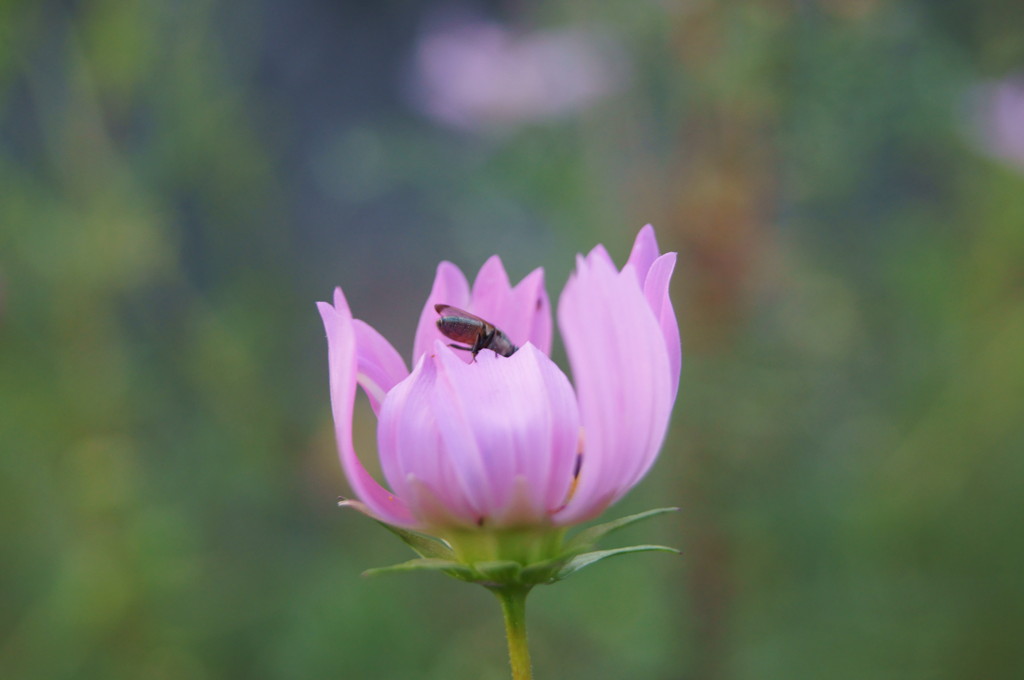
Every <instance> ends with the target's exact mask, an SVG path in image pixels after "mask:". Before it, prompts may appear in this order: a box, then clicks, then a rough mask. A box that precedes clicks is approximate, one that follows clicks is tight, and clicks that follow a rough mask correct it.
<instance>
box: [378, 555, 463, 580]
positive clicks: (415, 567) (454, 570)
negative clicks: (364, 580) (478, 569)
mask: <svg viewBox="0 0 1024 680" xmlns="http://www.w3.org/2000/svg"><path fill="white" fill-rule="evenodd" d="M404 571H443V572H445V573H449V574H451V575H452V576H465V577H471V576H472V575H473V570H472V569H470V568H469V567H467V566H466V565H464V564H460V563H458V562H452V561H451V560H438V559H433V558H417V559H414V560H409V561H408V562H402V563H400V564H392V565H389V566H387V567H376V568H374V569H367V570H366V571H364V572H363V576H378V575H380V574H393V573H398V572H404Z"/></svg>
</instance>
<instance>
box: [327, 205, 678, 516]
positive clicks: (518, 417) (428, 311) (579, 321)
mask: <svg viewBox="0 0 1024 680" xmlns="http://www.w3.org/2000/svg"><path fill="white" fill-rule="evenodd" d="M675 259H676V256H675V253H666V254H664V255H661V254H660V253H659V251H658V244H657V242H656V241H655V237H654V230H653V228H652V227H650V225H648V226H646V227H644V228H643V229H642V230H641V231H640V233H639V235H638V236H637V238H636V242H635V243H634V245H633V251H632V253H631V254H630V257H629V261H628V262H627V263H626V265H625V267H623V268H622V271H621V272H620V271H619V270H617V269H616V267H615V265H614V263H613V262H612V260H611V258H610V257H609V255H608V253H607V252H606V251H605V249H604V248H603V247H602V246H597V247H596V248H594V250H592V251H591V252H590V254H589V255H587V256H585V257H584V256H578V258H577V264H576V271H575V273H574V274H573V275H572V276H571V277H570V279H569V282H568V283H567V284H566V286H565V289H564V290H563V291H562V296H561V299H560V300H559V309H558V321H559V327H560V329H561V332H562V337H563V339H564V341H565V345H566V349H567V351H568V355H569V361H570V364H571V365H572V371H573V377H574V379H575V388H574V387H573V385H572V384H570V382H569V380H568V378H566V376H565V374H564V373H563V372H562V371H561V369H559V368H558V366H557V365H555V364H554V363H553V362H552V361H551V359H550V358H549V357H548V353H549V350H550V346H551V317H550V310H549V303H548V298H547V294H546V293H545V291H544V286H543V271H542V270H540V269H537V270H535V271H533V272H531V273H530V274H529V275H528V276H527V277H526V278H524V279H523V280H522V281H521V282H520V283H519V284H518V285H516V286H514V287H513V286H511V285H510V284H509V280H508V277H507V275H506V274H505V270H504V268H503V267H502V264H501V261H500V260H499V259H498V257H497V256H494V257H492V258H490V259H489V260H488V261H487V262H486V263H484V266H483V267H482V268H481V269H480V272H479V274H478V275H477V277H476V281H475V282H474V283H473V286H472V288H470V286H469V285H468V283H467V281H466V278H465V277H464V276H463V274H462V272H461V271H460V270H459V269H458V268H457V267H456V266H455V265H453V264H451V263H449V262H442V263H441V264H440V265H439V266H438V269H437V277H436V278H435V280H434V286H433V289H432V290H431V292H430V295H429V296H428V298H427V301H426V304H425V305H424V307H423V313H422V314H421V316H420V322H419V326H418V329H417V331H416V338H415V343H414V351H413V357H412V358H413V369H412V371H411V372H409V371H408V370H407V369H406V365H405V363H404V362H403V360H402V358H401V357H400V356H399V354H398V352H397V351H395V349H394V348H393V347H392V346H391V344H390V343H389V342H388V341H387V340H385V339H384V338H383V337H382V336H381V335H380V334H379V333H377V332H376V331H375V330H374V329H373V328H371V327H370V326H369V325H367V324H366V323H364V322H363V321H360V320H358V319H353V318H352V314H351V312H350V310H349V307H348V303H347V302H346V301H345V296H344V295H343V294H342V292H341V289H335V292H334V304H333V306H332V305H330V304H327V303H325V302H321V303H318V304H319V308H320V313H321V315H322V317H323V321H324V326H325V327H326V329H327V339H328V355H329V363H330V382H331V405H332V408H333V411H334V423H335V428H336V433H337V439H338V448H339V451H340V454H341V462H342V467H343V468H344V471H345V474H346V476H347V477H348V480H349V483H350V484H351V486H352V489H353V491H354V492H355V495H356V496H357V497H358V499H359V500H358V501H352V502H350V503H349V504H351V505H355V506H356V507H358V508H359V509H361V510H362V511H364V512H366V513H367V514H369V515H371V516H372V517H374V518H376V519H379V520H380V521H382V522H385V523H388V524H392V525H397V526H401V527H407V528H414V529H428V530H430V529H434V530H437V529H445V528H451V529H460V528H471V527H475V526H484V527H490V528H501V527H544V526H549V527H558V526H566V525H570V524H574V523H577V522H582V521H586V520H588V519H592V518H594V517H596V516H597V515H599V514H600V513H601V512H602V511H603V510H604V509H605V508H607V507H608V506H609V505H611V504H612V503H614V502H615V501H616V500H618V499H619V498H620V497H622V496H623V495H624V494H625V493H626V492H627V491H628V490H629V489H630V488H632V487H633V486H634V485H635V484H636V483H637V482H638V481H639V480H640V479H641V477H643V476H644V474H645V473H646V472H647V470H648V469H649V468H650V466H651V464H652V463H653V462H654V459H655V458H656V456H657V454H658V450H659V448H660V447H661V443H662V440H663V438H664V435H665V431H666V428H667V426H668V422H669V416H670V413H671V410H672V405H673V403H674V401H675V396H676V390H677V386H678V382H679V367H680V360H681V352H680V346H679V329H678V326H677V325H676V316H675V312H674V311H673V308H672V303H671V301H670V300H669V295H668V287H669V280H670V278H671V275H672V270H673V268H674V267H675ZM438 303H444V304H449V305H453V306H455V307H459V308H462V309H465V310H467V311H469V312H471V313H472V314H474V315H476V316H479V317H481V318H483V319H486V320H487V321H488V322H490V323H492V324H494V326H495V327H497V328H498V329H500V330H502V331H504V333H505V334H506V335H507V336H508V337H509V339H510V340H511V341H512V342H513V343H514V344H515V345H517V346H518V347H519V350H518V351H516V352H515V353H513V354H512V355H511V356H509V357H504V356H500V355H498V354H496V353H495V352H493V351H490V350H488V349H484V350H482V351H480V352H479V354H478V355H477V356H476V358H475V360H474V359H473V358H472V356H471V355H470V353H469V352H462V351H457V350H454V349H452V348H451V347H450V346H449V342H450V340H449V339H448V338H446V337H445V336H444V335H442V334H441V332H440V331H439V330H438V328H437V326H436V323H435V322H436V320H437V318H438V317H437V313H436V312H435V310H434V305H435V304H438ZM357 384H358V385H359V386H361V387H362V388H363V391H364V392H365V393H366V395H367V396H368V398H369V401H370V404H371V406H372V408H373V410H374V412H375V413H376V414H377V418H378V427H377V441H378V449H379V455H380V463H381V469H382V471H383V475H384V477H385V479H386V481H387V484H388V486H389V487H390V489H391V490H390V491H389V490H388V489H387V488H385V487H384V486H382V485H381V484H379V483H378V482H377V481H376V480H375V479H374V478H373V477H372V476H371V475H370V474H369V473H368V472H367V470H366V469H365V468H364V466H363V464H362V463H361V462H360V459H359V458H358V456H357V455H356V451H355V449H354V447H353V444H352V408H353V403H354V400H355V394H356V385H357Z"/></svg>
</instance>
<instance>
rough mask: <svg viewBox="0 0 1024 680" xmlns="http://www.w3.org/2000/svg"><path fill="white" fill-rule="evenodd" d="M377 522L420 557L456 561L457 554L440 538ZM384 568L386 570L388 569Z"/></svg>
mask: <svg viewBox="0 0 1024 680" xmlns="http://www.w3.org/2000/svg"><path fill="white" fill-rule="evenodd" d="M375 521H376V522H377V524H379V525H381V526H382V527H384V528H385V529H387V530H388V531H390V532H391V533H393V534H394V535H395V536H398V537H399V538H400V539H402V541H403V542H404V543H405V544H406V545H407V546H409V547H410V548H412V549H413V550H414V551H415V552H416V554H417V555H419V556H420V557H425V558H431V559H438V560H448V561H454V560H455V552H454V551H452V549H451V548H450V547H448V544H447V543H445V542H444V541H442V540H441V539H439V538H434V537H433V536H428V535H427V534H421V533H419V532H418V531H411V530H409V529H403V528H402V527H396V526H395V525H393V524H388V523H386V522H381V521H379V520H375ZM384 568H385V569H386V568H387V567H384Z"/></svg>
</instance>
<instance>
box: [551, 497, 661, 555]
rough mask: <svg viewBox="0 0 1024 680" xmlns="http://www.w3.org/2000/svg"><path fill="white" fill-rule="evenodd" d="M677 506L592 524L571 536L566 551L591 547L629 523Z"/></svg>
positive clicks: (576, 550)
mask: <svg viewBox="0 0 1024 680" xmlns="http://www.w3.org/2000/svg"><path fill="white" fill-rule="evenodd" d="M678 510H679V508H655V509H654V510H647V511H645V512H638V513H637V514H635V515H628V516H627V517H620V518H619V519H613V520H612V521H610V522H605V523H604V524H598V525H596V526H592V527H590V528H589V529H584V530H583V531H581V532H580V533H578V534H576V535H575V536H573V537H572V538H571V539H570V540H569V542H568V543H567V544H566V552H570V553H571V552H578V551H580V550H587V549H588V548H591V547H593V546H594V545H596V544H597V542H598V541H600V540H601V539H602V538H604V537H605V536H607V535H608V534H610V533H612V532H613V531H617V530H619V529H622V528H624V527H628V526H629V525H631V524H636V523H637V522H640V521H642V520H645V519H647V518H648V517H655V516H657V515H663V514H665V513H666V512H677V511H678Z"/></svg>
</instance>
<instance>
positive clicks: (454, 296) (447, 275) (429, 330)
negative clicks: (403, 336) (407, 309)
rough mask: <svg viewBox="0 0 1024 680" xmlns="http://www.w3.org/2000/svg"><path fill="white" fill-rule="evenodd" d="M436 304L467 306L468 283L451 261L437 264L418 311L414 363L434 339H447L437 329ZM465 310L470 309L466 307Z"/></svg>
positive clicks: (428, 348)
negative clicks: (425, 298) (430, 286)
mask: <svg viewBox="0 0 1024 680" xmlns="http://www.w3.org/2000/svg"><path fill="white" fill-rule="evenodd" d="M436 304H445V305H452V306H454V307H460V308H462V309H466V308H467V307H469V284H468V283H467V282H466V277H465V276H464V275H463V273H462V270H461V269H459V268H458V267H456V266H455V265H454V264H452V263H451V262H442V263H441V264H439V265H437V275H436V276H435V277H434V285H433V287H432V288H431V289H430V295H428V296H427V302H426V304H424V305H423V311H422V312H420V320H419V323H417V324H416V338H415V340H414V341H413V352H412V362H413V363H414V364H415V363H416V361H418V360H419V358H420V357H421V356H423V355H424V354H427V353H428V352H430V351H431V350H432V349H433V347H434V342H435V341H436V340H441V341H442V342H445V343H447V342H448V339H447V338H445V337H444V335H442V334H441V331H439V330H437V311H436V310H435V309H434V305H436ZM466 311H470V310H468V309H466Z"/></svg>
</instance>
